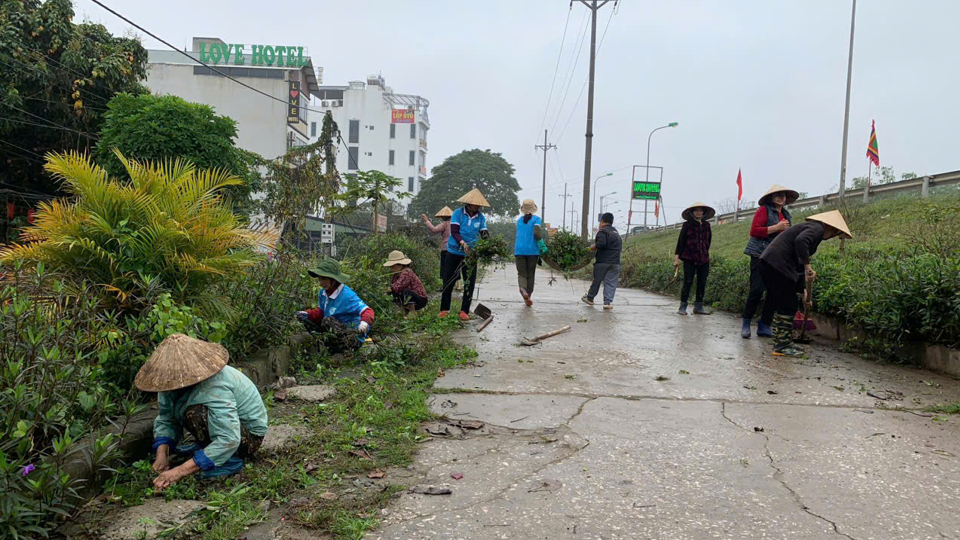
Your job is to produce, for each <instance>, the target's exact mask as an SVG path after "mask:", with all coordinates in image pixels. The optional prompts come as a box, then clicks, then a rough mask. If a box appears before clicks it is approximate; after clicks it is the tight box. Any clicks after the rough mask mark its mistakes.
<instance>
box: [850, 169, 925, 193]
mask: <svg viewBox="0 0 960 540" xmlns="http://www.w3.org/2000/svg"><path fill="white" fill-rule="evenodd" d="M871 167H873V165H871ZM876 171H877V173H876V175H875V176H874V177H873V178H871V179H870V185H873V186H882V185H884V184H892V183H893V182H897V181H898V180H897V174H896V173H895V172H894V170H893V167H878V168H877V169H876ZM916 177H917V175H916V174H915V173H912V172H906V173H903V174H902V175H901V176H900V180H912V179H914V178H916ZM866 185H867V177H866V176H858V177H856V178H854V179H853V189H863V188H864V187H866Z"/></svg>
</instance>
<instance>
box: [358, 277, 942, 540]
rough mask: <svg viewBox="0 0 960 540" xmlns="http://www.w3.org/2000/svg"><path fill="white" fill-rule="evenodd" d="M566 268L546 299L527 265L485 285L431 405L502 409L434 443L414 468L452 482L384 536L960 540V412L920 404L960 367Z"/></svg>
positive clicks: (428, 480) (458, 411)
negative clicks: (853, 346) (537, 339)
mask: <svg viewBox="0 0 960 540" xmlns="http://www.w3.org/2000/svg"><path fill="white" fill-rule="evenodd" d="M544 268H545V267H544ZM550 277H551V276H550V272H549V271H544V270H541V271H540V272H539V274H538V276H537V291H536V294H535V295H534V298H535V300H536V304H535V305H534V307H533V308H526V307H524V306H523V304H522V302H521V301H520V297H519V295H518V294H517V292H516V281H515V271H514V269H513V268H512V267H508V268H507V269H506V270H504V271H498V272H495V273H493V274H491V275H489V276H488V277H487V278H486V280H485V281H483V282H482V283H481V284H480V288H479V301H480V302H482V303H483V304H485V305H487V306H488V307H490V308H491V309H492V310H493V311H494V313H495V320H494V321H493V323H492V324H491V325H490V326H489V327H487V329H486V330H484V331H483V332H482V333H479V334H478V333H476V331H475V329H476V325H477V323H471V327H470V328H469V329H468V330H465V331H463V332H461V334H460V335H459V338H458V339H460V340H461V341H462V342H463V343H467V344H470V345H472V346H474V347H476V348H477V350H478V351H479V353H480V355H479V358H478V359H477V362H476V364H475V365H474V366H472V367H468V368H465V369H458V370H451V371H449V372H447V373H446V375H445V376H444V377H442V378H440V379H438V380H437V383H436V387H435V392H437V394H436V395H435V396H433V398H432V403H431V406H432V407H433V408H434V410H435V411H436V412H438V413H441V414H446V415H447V416H448V418H450V419H457V420H481V421H483V422H485V423H486V424H487V425H486V426H485V427H484V428H483V429H481V430H466V429H465V430H462V432H461V430H456V431H455V432H454V433H455V435H454V436H449V437H437V438H435V439H434V440H432V441H430V442H427V443H424V445H423V446H422V448H421V451H420V452H419V454H418V456H417V461H416V465H415V469H416V470H417V471H419V473H420V474H421V476H422V478H423V482H424V483H425V484H431V485H435V486H437V487H448V488H450V489H451V490H452V494H450V495H422V494H406V495H404V496H402V497H401V499H400V500H399V501H398V502H397V503H396V504H395V505H394V506H393V507H392V508H390V509H389V510H387V511H386V512H384V514H385V515H384V516H383V523H384V525H383V527H382V528H381V529H380V530H379V531H378V532H376V533H373V534H371V535H369V537H370V538H381V539H421V538H438V539H471V540H482V539H540V538H542V539H550V540H555V539H565V538H571V539H618V538H650V539H667V538H670V539H699V538H784V539H787V538H789V539H823V538H855V539H858V540H861V539H863V540H865V539H925V538H938V539H939V538H956V539H960V418H957V417H956V416H954V417H949V418H941V417H938V416H932V415H928V413H923V412H922V411H921V409H922V408H923V407H925V406H927V405H930V404H936V403H948V402H958V401H960V382H958V381H956V380H954V379H952V378H950V377H945V376H941V375H937V374H934V373H931V372H927V371H922V370H918V369H911V368H905V367H897V366H885V365H880V364H876V363H873V362H870V361H867V360H864V359H861V358H859V357H857V356H854V355H849V354H844V353H841V352H839V351H838V350H837V349H836V348H835V346H833V345H813V346H810V347H808V349H809V351H810V355H809V358H808V359H802V360H799V359H798V360H791V359H779V358H774V357H772V356H770V354H769V348H770V342H769V341H768V340H759V339H757V338H756V337H754V338H753V339H750V340H744V339H741V338H740V336H739V320H738V319H737V318H736V317H735V316H733V315H730V314H715V315H712V316H709V317H703V316H697V317H695V316H692V315H691V316H687V317H681V316H679V315H677V314H675V311H676V308H677V302H676V301H674V300H672V299H670V298H666V297H662V296H657V295H653V294H649V293H645V292H642V291H637V290H623V289H621V290H620V291H619V292H618V293H617V297H616V300H615V309H614V310H613V311H609V312H605V311H603V310H602V309H601V307H600V306H599V305H598V306H595V307H590V306H585V305H583V304H582V303H579V302H578V300H579V298H580V297H581V296H582V295H583V293H584V291H585V288H586V286H587V284H585V283H583V282H579V281H565V280H563V278H562V277H560V276H558V281H556V282H555V283H553V284H552V285H550V284H549V283H548V282H549V280H550ZM567 324H569V325H571V326H572V327H573V328H572V330H571V331H570V332H568V333H566V334H562V335H560V336H557V337H554V338H551V339H549V340H546V341H545V342H544V343H543V344H542V345H540V346H537V347H531V348H527V347H517V346H516V345H515V344H516V343H517V341H518V340H519V338H520V337H521V336H528V337H532V336H535V335H537V334H541V333H544V332H547V331H550V330H553V329H556V328H559V327H561V326H563V325H567ZM658 379H659V380H658ZM896 408H904V409H908V410H910V411H908V412H904V411H896V410H891V409H896ZM454 473H456V474H457V475H459V474H462V475H463V478H462V479H460V480H454V479H453V478H452V477H451V475H452V474H454Z"/></svg>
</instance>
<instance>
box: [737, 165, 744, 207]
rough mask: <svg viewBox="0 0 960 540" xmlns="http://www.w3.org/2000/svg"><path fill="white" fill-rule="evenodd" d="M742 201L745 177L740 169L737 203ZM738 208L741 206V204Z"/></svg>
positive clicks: (738, 171)
mask: <svg viewBox="0 0 960 540" xmlns="http://www.w3.org/2000/svg"><path fill="white" fill-rule="evenodd" d="M741 199H743V175H742V174H741V172H740V169H737V203H739V202H740V200H741ZM737 206H739V204H738V205H737Z"/></svg>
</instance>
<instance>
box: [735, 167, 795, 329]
mask: <svg viewBox="0 0 960 540" xmlns="http://www.w3.org/2000/svg"><path fill="white" fill-rule="evenodd" d="M799 198H800V194H799V193H797V192H796V191H794V190H792V189H788V188H785V187H783V186H781V185H779V184H774V185H773V187H771V188H770V189H768V190H767V192H766V193H764V194H763V197H760V200H759V201H757V204H759V208H757V212H756V213H755V214H754V215H753V223H752V224H751V225H750V240H748V241H747V247H746V248H745V249H744V250H743V252H744V253H745V254H747V255H749V256H750V292H749V294H748V295H747V302H746V303H745V304H744V305H743V326H742V328H741V329H740V337H742V338H744V339H750V323H751V322H752V321H753V317H754V315H756V314H757V307H759V306H760V300H761V299H762V298H763V291H764V287H763V278H762V277H761V276H760V255H763V250H764V249H766V248H767V246H769V245H770V242H772V241H773V239H774V238H776V237H777V235H778V234H780V233H781V232H783V231H785V230H787V229H789V228H790V223H791V216H790V211H789V210H787V209H786V208H785V207H786V205H788V204H793V203H794V202H795V201H796V200H797V199H799ZM772 324H773V303H772V302H769V301H767V302H766V303H764V304H763V312H762V313H761V315H760V319H758V320H757V337H773V330H772V329H771V325H772Z"/></svg>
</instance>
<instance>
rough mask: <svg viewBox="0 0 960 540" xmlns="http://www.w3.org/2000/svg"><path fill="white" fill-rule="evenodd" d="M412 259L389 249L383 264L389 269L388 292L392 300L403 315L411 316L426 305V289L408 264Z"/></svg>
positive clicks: (411, 262)
mask: <svg viewBox="0 0 960 540" xmlns="http://www.w3.org/2000/svg"><path fill="white" fill-rule="evenodd" d="M411 264H413V261H411V260H410V259H408V258H407V256H406V255H404V254H403V252H402V251H391V252H390V255H388V256H387V262H385V263H383V266H385V267H387V268H389V269H390V294H392V295H393V301H394V302H395V303H396V304H397V305H399V306H400V308H401V309H403V315H404V317H407V318H411V317H413V316H414V315H416V313H417V311H420V310H421V309H423V308H425V307H427V290H426V289H424V287H423V283H422V282H421V281H420V278H419V277H417V274H416V272H414V271H413V268H410V265H411Z"/></svg>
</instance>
